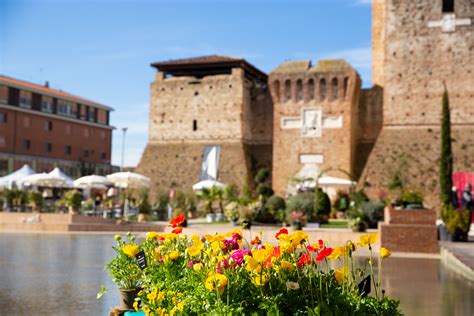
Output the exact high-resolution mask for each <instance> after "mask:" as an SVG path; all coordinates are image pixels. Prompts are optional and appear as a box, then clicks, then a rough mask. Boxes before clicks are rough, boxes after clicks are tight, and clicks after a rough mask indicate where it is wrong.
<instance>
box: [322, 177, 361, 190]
mask: <svg viewBox="0 0 474 316" xmlns="http://www.w3.org/2000/svg"><path fill="white" fill-rule="evenodd" d="M317 181H318V184H319V185H320V186H347V187H349V186H351V185H355V184H356V182H354V181H351V180H347V179H341V178H335V177H329V176H323V177H321V178H319V179H318V180H317Z"/></svg>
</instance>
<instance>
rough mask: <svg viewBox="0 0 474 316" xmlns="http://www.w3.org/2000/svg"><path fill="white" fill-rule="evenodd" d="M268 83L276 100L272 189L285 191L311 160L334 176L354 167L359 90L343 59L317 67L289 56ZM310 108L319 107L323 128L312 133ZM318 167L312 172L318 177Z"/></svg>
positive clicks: (321, 62)
mask: <svg viewBox="0 0 474 316" xmlns="http://www.w3.org/2000/svg"><path fill="white" fill-rule="evenodd" d="M269 86H270V89H271V91H272V98H273V103H274V118H273V122H274V125H273V189H274V190H275V191H276V192H277V193H278V194H285V193H286V190H287V185H288V181H289V180H290V179H291V178H292V177H294V176H296V175H297V174H298V173H299V174H300V175H301V170H302V168H304V167H306V166H307V165H314V166H313V167H315V168H316V169H318V170H319V171H327V172H326V174H328V175H333V176H339V177H347V176H346V174H345V173H344V172H341V171H338V170H339V169H341V170H344V171H346V172H349V173H352V172H353V166H354V160H355V146H356V133H357V104H358V99H359V94H360V79H359V76H358V74H357V73H356V72H355V70H354V69H353V68H352V67H350V66H349V65H348V64H347V63H345V62H344V61H320V63H319V64H318V65H317V66H315V67H311V66H310V63H309V62H304V61H303V62H290V63H285V64H282V65H281V66H280V67H279V68H277V69H276V70H274V71H273V72H272V73H271V74H270V79H269ZM306 110H310V111H313V110H316V111H319V110H320V111H321V112H320V115H322V118H320V120H321V122H320V124H321V126H320V127H319V128H320V131H319V132H315V134H314V135H309V136H308V135H305V132H304V126H303V125H304V114H303V111H306ZM318 115H319V114H318ZM316 134H318V135H316ZM308 160H309V163H308ZM317 172H318V171H315V172H314V174H311V175H309V176H312V177H313V178H315V177H316V176H317V174H316V173H317Z"/></svg>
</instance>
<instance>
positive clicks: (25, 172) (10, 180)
mask: <svg viewBox="0 0 474 316" xmlns="http://www.w3.org/2000/svg"><path fill="white" fill-rule="evenodd" d="M33 174H36V172H35V171H34V170H33V169H32V168H31V167H30V166H29V165H23V167H21V168H20V169H18V170H16V171H15V172H13V173H10V174H9V175H6V176H4V177H1V178H0V189H3V188H8V189H11V188H13V186H15V185H18V184H19V181H20V180H21V179H23V178H25V177H27V176H31V175H33Z"/></svg>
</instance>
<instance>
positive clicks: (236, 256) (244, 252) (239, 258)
mask: <svg viewBox="0 0 474 316" xmlns="http://www.w3.org/2000/svg"><path fill="white" fill-rule="evenodd" d="M251 255H252V252H251V251H250V250H248V249H238V250H236V251H234V252H233V253H232V254H231V255H230V257H229V258H231V259H232V260H233V261H234V266H238V267H240V266H241V265H242V263H243V262H244V258H245V256H251Z"/></svg>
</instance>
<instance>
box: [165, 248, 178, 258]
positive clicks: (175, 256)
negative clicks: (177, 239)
mask: <svg viewBox="0 0 474 316" xmlns="http://www.w3.org/2000/svg"><path fill="white" fill-rule="evenodd" d="M168 256H169V258H170V259H171V260H176V259H178V257H179V252H178V250H173V251H171V252H170V253H169V255H168Z"/></svg>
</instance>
